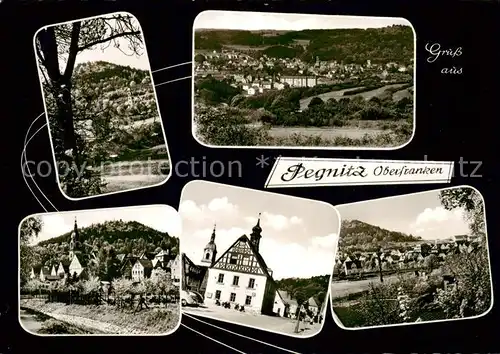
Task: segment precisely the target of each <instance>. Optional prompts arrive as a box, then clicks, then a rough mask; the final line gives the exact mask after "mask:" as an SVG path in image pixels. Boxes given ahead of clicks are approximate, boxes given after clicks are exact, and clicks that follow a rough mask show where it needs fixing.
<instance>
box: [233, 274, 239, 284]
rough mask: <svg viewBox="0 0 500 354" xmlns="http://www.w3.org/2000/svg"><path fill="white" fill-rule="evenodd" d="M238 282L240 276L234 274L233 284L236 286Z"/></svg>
mask: <svg viewBox="0 0 500 354" xmlns="http://www.w3.org/2000/svg"><path fill="white" fill-rule="evenodd" d="M239 282H240V277H239V276H237V275H235V276H234V278H233V285H234V286H238V283H239Z"/></svg>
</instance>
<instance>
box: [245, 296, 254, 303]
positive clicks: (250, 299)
mask: <svg viewBox="0 0 500 354" xmlns="http://www.w3.org/2000/svg"><path fill="white" fill-rule="evenodd" d="M251 303H252V297H251V296H250V295H247V298H246V299H245V305H247V306H248V305H250V304H251Z"/></svg>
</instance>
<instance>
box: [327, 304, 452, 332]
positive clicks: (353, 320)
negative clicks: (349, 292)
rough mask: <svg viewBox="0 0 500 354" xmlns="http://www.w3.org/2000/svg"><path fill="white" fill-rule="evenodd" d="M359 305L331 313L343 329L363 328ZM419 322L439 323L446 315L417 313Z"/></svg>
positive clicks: (337, 309) (340, 308)
mask: <svg viewBox="0 0 500 354" xmlns="http://www.w3.org/2000/svg"><path fill="white" fill-rule="evenodd" d="M360 307H361V306H360V305H351V306H335V305H334V306H333V312H334V313H335V315H336V316H337V318H338V319H339V321H340V323H342V325H343V326H344V327H348V328H353V327H363V326H364V324H365V323H366V319H365V317H364V316H363V314H362V312H361V311H360V310H359V309H360ZM417 318H420V321H421V322H429V321H439V320H445V319H446V315H445V313H444V312H443V311H441V310H433V311H430V310H429V311H422V312H420V313H418V317H417ZM417 318H412V319H411V320H410V322H415V321H416V320H417ZM410 322H409V323H410Z"/></svg>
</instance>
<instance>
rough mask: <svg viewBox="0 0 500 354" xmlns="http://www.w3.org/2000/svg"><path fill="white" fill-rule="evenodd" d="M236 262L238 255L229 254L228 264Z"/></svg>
mask: <svg viewBox="0 0 500 354" xmlns="http://www.w3.org/2000/svg"><path fill="white" fill-rule="evenodd" d="M237 263H238V257H237V256H231V258H230V259H229V264H237Z"/></svg>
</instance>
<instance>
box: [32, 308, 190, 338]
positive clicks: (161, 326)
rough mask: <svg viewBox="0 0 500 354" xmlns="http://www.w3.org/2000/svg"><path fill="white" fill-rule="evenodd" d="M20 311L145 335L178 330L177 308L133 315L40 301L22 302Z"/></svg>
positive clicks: (147, 311) (149, 310) (119, 310)
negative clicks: (53, 315)
mask: <svg viewBox="0 0 500 354" xmlns="http://www.w3.org/2000/svg"><path fill="white" fill-rule="evenodd" d="M22 302H23V307H27V308H30V309H32V310H35V311H42V312H44V313H48V314H50V313H54V314H59V315H70V316H78V317H83V318H87V319H90V320H94V321H99V322H104V323H109V324H113V325H115V326H119V327H122V328H126V329H127V330H129V331H130V332H131V333H132V332H136V331H140V332H141V333H144V334H162V333H168V332H170V331H172V330H173V329H174V328H176V327H177V325H178V323H179V319H180V305H179V304H175V305H169V306H168V307H167V308H164V307H155V308H149V309H143V310H141V311H139V312H136V313H134V311H133V310H121V309H117V308H116V307H114V306H109V305H99V306H82V305H65V304H62V303H45V302H43V301H36V300H35V301H33V300H22Z"/></svg>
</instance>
